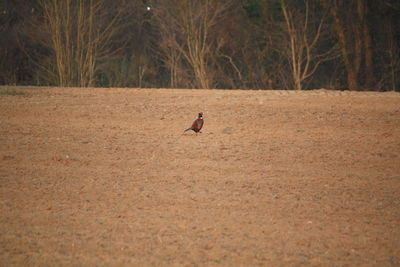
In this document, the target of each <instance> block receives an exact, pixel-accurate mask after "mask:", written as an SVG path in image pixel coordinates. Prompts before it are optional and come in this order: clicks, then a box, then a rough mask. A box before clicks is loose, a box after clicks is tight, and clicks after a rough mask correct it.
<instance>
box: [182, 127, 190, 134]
mask: <svg viewBox="0 0 400 267" xmlns="http://www.w3.org/2000/svg"><path fill="white" fill-rule="evenodd" d="M190 130H192V127H189V128H187V129H186V130H184V131H183V132H184V133H185V132H187V131H190Z"/></svg>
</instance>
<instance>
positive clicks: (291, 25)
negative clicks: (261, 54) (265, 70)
mask: <svg viewBox="0 0 400 267" xmlns="http://www.w3.org/2000/svg"><path fill="white" fill-rule="evenodd" d="M280 3H281V7H282V12H283V15H284V18H285V23H286V27H285V30H286V33H287V35H288V37H289V41H288V42H287V44H288V46H287V49H286V51H284V52H285V54H286V56H287V59H288V62H289V65H290V72H291V74H292V79H293V84H294V86H295V89H296V90H301V89H302V88H303V83H304V81H305V80H306V79H308V78H310V77H311V76H312V75H313V74H314V73H315V71H316V70H317V69H318V67H319V65H320V64H321V63H323V62H326V61H328V60H332V59H333V58H335V57H337V56H338V55H337V53H336V46H333V47H331V48H328V49H327V50H326V51H323V52H319V50H320V49H319V48H320V47H319V46H318V45H319V43H320V42H321V40H322V38H324V36H323V31H324V26H326V24H325V22H326V21H325V16H322V17H317V16H316V14H315V12H313V11H315V10H312V9H310V7H309V1H308V0H305V1H304V5H305V7H304V13H303V12H302V11H301V9H298V8H296V7H295V5H293V4H292V5H288V4H287V3H286V0H280ZM312 12H313V14H310V13H312Z"/></svg>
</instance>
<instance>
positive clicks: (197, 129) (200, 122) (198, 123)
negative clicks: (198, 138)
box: [183, 112, 204, 133]
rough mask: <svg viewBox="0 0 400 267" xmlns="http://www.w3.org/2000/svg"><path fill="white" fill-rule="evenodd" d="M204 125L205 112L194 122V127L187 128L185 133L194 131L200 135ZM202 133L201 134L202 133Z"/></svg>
mask: <svg viewBox="0 0 400 267" xmlns="http://www.w3.org/2000/svg"><path fill="white" fill-rule="evenodd" d="M203 124H204V120H203V112H200V113H199V116H198V117H197V119H196V120H195V121H194V122H193V124H192V127H189V128H187V129H186V130H185V131H183V132H187V131H190V130H192V131H194V132H195V133H199V132H200V130H201V128H202V127H203ZM200 133H201V132H200Z"/></svg>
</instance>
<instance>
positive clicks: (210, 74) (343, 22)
mask: <svg viewBox="0 0 400 267" xmlns="http://www.w3.org/2000/svg"><path fill="white" fill-rule="evenodd" d="M0 20H1V22H0V84H5V85H41V86H47V85H51V86H73V87H153V88H158V87H164V88H222V89H235V88H241V89H296V90H302V89H314V88H327V89H338V90H374V91H400V48H399V45H400V27H399V26H400V1H398V0H350V1H349V0H297V1H296V0H153V1H150V0H148V1H144V0H118V1H116V0H31V1H29V0H25V1H24V0H0Z"/></svg>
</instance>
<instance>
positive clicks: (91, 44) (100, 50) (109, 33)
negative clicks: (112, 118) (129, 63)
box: [37, 0, 121, 87]
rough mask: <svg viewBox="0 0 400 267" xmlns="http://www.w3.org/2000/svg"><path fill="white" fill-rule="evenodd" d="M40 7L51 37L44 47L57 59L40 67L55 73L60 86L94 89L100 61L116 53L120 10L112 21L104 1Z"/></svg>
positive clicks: (52, 0) (51, 0) (49, 1)
mask: <svg viewBox="0 0 400 267" xmlns="http://www.w3.org/2000/svg"><path fill="white" fill-rule="evenodd" d="M39 3H40V6H41V8H42V10H43V18H44V27H45V31H46V33H47V36H49V39H48V40H46V39H43V42H42V45H44V46H45V47H48V49H49V50H50V51H51V52H52V55H53V57H52V60H51V62H52V64H42V63H41V62H37V64H38V65H39V66H40V68H43V69H47V72H48V73H52V72H55V73H54V74H55V75H54V76H55V77H56V79H57V80H56V81H55V83H56V84H57V85H59V86H80V87H90V86H94V85H95V73H96V70H97V65H96V64H97V62H98V60H99V59H101V58H102V57H104V56H107V55H109V54H111V53H112V50H114V51H115V49H113V47H112V42H113V40H112V39H113V37H114V36H115V34H116V33H117V32H118V31H119V30H120V27H118V25H117V24H118V23H119V22H120V19H121V12H120V11H118V10H117V11H116V12H115V14H113V15H114V16H113V18H109V17H110V16H109V15H108V14H107V12H109V10H107V8H108V6H107V2H106V1H104V0H96V1H95V0H63V1H58V0H40V1H39ZM46 63H48V62H46ZM46 65H47V66H46Z"/></svg>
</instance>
